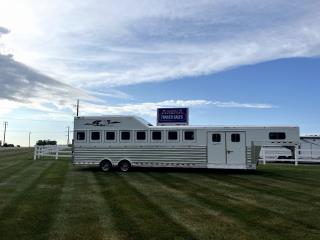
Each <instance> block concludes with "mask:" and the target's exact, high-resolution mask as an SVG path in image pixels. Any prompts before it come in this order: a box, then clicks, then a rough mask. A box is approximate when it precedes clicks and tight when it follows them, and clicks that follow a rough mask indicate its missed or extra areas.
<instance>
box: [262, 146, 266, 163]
mask: <svg viewBox="0 0 320 240" xmlns="http://www.w3.org/2000/svg"><path fill="white" fill-rule="evenodd" d="M262 157H263V165H266V150H265V149H264V148H263V149H262Z"/></svg>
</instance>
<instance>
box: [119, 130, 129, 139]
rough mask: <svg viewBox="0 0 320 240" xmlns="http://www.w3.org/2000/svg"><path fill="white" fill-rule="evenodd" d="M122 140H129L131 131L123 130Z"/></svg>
mask: <svg viewBox="0 0 320 240" xmlns="http://www.w3.org/2000/svg"><path fill="white" fill-rule="evenodd" d="M121 140H122V141H129V140H130V132H129V131H123V132H121Z"/></svg>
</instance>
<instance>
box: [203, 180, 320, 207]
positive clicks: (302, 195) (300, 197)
mask: <svg viewBox="0 0 320 240" xmlns="http://www.w3.org/2000/svg"><path fill="white" fill-rule="evenodd" d="M206 176H208V177H211V178H213V179H219V180H222V179H223V180H224V181H225V182H227V183H233V184H236V185H237V186H238V187H242V188H244V189H251V190H252V191H254V192H260V193H261V194H268V195H272V196H277V197H279V198H284V199H287V200H288V201H291V202H297V203H300V204H301V203H305V204H309V203H310V202H313V201H314V200H316V199H315V198H316V196H315V195H314V193H311V192H304V191H299V190H296V187H294V186H291V187H289V186H283V185H280V184H278V182H277V181H276V182H274V181H273V179H272V178H271V177H270V178H268V179H265V181H264V183H263V182H261V181H256V180H255V179H251V178H250V177H251V175H249V176H247V178H241V177H238V176H235V175H230V174H227V175H224V176H222V175H219V174H218V175H213V174H207V175H206ZM226 176H227V177H226ZM253 178H254V177H253ZM315 191H317V189H315Z"/></svg>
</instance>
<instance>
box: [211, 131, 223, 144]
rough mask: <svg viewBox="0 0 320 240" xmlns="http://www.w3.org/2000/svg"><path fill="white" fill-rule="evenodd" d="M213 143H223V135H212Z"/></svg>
mask: <svg viewBox="0 0 320 240" xmlns="http://www.w3.org/2000/svg"><path fill="white" fill-rule="evenodd" d="M212 142H221V134H219V133H214V134H212Z"/></svg>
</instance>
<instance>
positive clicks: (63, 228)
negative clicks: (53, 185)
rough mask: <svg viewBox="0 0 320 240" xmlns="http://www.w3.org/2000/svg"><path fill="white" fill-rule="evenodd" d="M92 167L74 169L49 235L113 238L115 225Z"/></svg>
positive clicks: (67, 237) (63, 237)
mask: <svg viewBox="0 0 320 240" xmlns="http://www.w3.org/2000/svg"><path fill="white" fill-rule="evenodd" d="M99 191H100V189H99V188H98V185H97V183H96V180H95V178H94V176H93V173H92V171H91V170H88V171H87V169H84V170H81V169H71V170H70V171H69V172H68V174H67V176H66V181H65V184H64V186H63V190H62V195H61V201H60V204H59V207H58V209H59V210H58V213H57V214H56V217H55V221H54V224H53V227H52V228H51V231H50V237H49V239H68V240H72V239H77V240H78V239H79V240H80V239H112V238H113V237H112V228H111V227H110V220H108V214H109V215H110V212H108V211H107V212H106V211H105V210H106V209H105V200H104V198H103V197H102V196H101V194H100V192H99Z"/></svg>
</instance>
